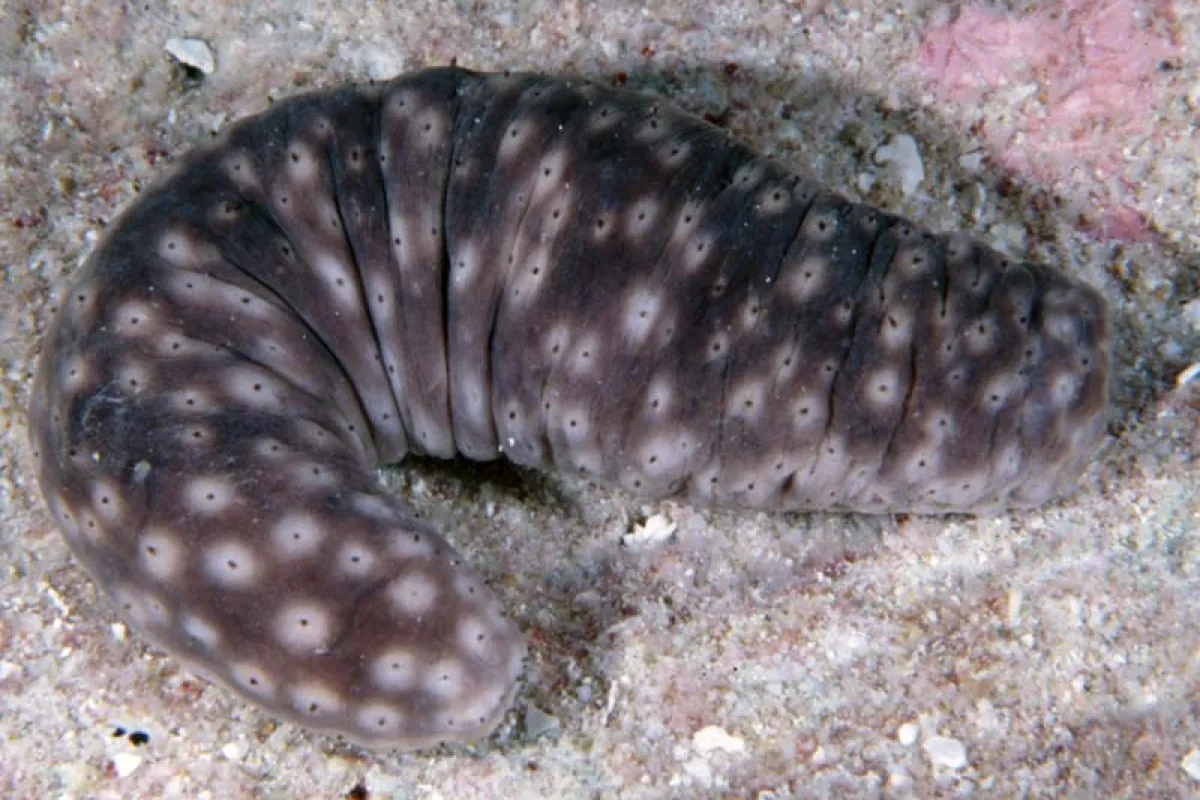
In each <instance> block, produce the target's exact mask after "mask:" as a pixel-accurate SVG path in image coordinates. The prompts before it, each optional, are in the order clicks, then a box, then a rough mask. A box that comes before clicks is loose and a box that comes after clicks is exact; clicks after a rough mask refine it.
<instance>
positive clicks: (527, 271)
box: [508, 245, 552, 304]
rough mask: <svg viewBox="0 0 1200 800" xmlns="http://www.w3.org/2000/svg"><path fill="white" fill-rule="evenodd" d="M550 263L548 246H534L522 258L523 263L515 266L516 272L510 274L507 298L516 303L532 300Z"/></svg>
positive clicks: (548, 270) (544, 278) (543, 279)
mask: <svg viewBox="0 0 1200 800" xmlns="http://www.w3.org/2000/svg"><path fill="white" fill-rule="evenodd" d="M551 263H552V262H551V259H550V249H549V247H548V246H545V245H543V246H540V247H536V248H534V249H533V251H532V252H530V254H529V255H528V256H527V257H526V258H525V259H523V263H521V265H520V266H519V267H518V268H517V271H516V274H514V275H512V276H511V279H510V286H511V288H510V289H509V295H508V296H509V298H510V299H511V300H512V301H513V302H514V303H518V304H524V303H528V302H529V301H531V300H533V299H534V297H536V296H537V293H538V290H539V289H540V288H541V287H542V285H543V284H544V283H545V282H546V278H547V277H548V276H549V274H550V266H551Z"/></svg>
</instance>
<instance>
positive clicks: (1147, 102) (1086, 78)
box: [919, 0, 1179, 241]
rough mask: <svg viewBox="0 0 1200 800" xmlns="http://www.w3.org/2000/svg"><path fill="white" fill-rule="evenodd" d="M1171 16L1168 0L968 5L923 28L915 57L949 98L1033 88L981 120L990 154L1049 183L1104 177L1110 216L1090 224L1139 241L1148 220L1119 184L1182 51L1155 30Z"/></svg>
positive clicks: (1102, 198)
mask: <svg viewBox="0 0 1200 800" xmlns="http://www.w3.org/2000/svg"><path fill="white" fill-rule="evenodd" d="M1173 19H1174V17H1173V13H1172V9H1171V4H1170V3H1169V2H1149V3H1146V2H1142V3H1139V2H1133V0H1057V2H1051V3H1046V4H1045V5H1044V6H1042V7H1041V8H1040V9H1039V10H1037V11H1032V12H1029V13H1026V14H1021V15H1013V14H1010V13H1006V12H1003V11H1001V10H998V9H996V8H993V7H991V6H990V5H987V4H975V5H970V6H967V7H965V8H963V9H962V10H961V11H960V12H959V14H958V16H957V17H956V18H955V19H954V20H953V21H951V22H949V23H947V24H944V25H939V26H937V27H934V28H932V29H930V30H929V31H927V32H926V34H925V37H924V39H923V42H922V47H921V54H920V60H919V63H920V68H921V71H922V73H923V74H924V76H925V77H926V78H927V79H928V80H929V81H930V85H931V87H932V89H933V90H934V91H935V92H936V93H937V94H938V95H939V96H941V97H943V98H945V99H948V100H953V101H956V102H964V101H972V100H978V99H980V98H983V97H985V96H987V95H989V94H991V93H995V92H999V91H1005V90H1014V89H1016V90H1019V89H1021V88H1022V87H1028V90H1027V91H1024V92H1021V91H1017V92H1014V98H1013V99H1012V100H1011V101H1010V102H1012V103H1013V107H1014V114H1013V115H1012V116H1011V117H1010V118H1008V119H1006V120H996V119H987V120H985V121H984V124H983V126H982V130H983V131H984V135H985V137H986V139H987V141H988V144H989V146H990V148H991V151H992V157H993V158H994V159H995V161H996V162H997V163H998V164H1000V165H1001V166H1003V167H1005V168H1007V169H1009V170H1011V171H1013V172H1014V173H1017V174H1020V175H1023V176H1026V177H1029V178H1033V179H1035V180H1038V181H1041V182H1043V183H1046V184H1049V185H1051V186H1053V184H1055V183H1057V182H1062V181H1064V180H1066V179H1068V177H1069V176H1070V174H1071V172H1073V171H1075V170H1083V171H1084V173H1085V174H1087V175H1089V176H1091V177H1094V178H1096V179H1098V180H1099V182H1100V183H1101V184H1102V188H1101V189H1099V190H1097V192H1096V194H1097V195H1098V196H1096V197H1094V199H1095V200H1096V201H1097V202H1098V203H1099V204H1100V206H1101V209H1102V210H1101V211H1100V213H1099V214H1098V215H1097V216H1098V218H1099V219H1101V220H1105V222H1103V223H1102V224H1098V225H1097V226H1093V227H1092V228H1091V229H1092V230H1095V231H1097V232H1098V233H1099V234H1100V235H1101V237H1102V238H1127V239H1128V240H1133V241H1139V240H1141V239H1143V238H1144V237H1145V235H1146V234H1147V232H1148V229H1147V227H1146V225H1145V221H1144V219H1142V218H1141V215H1140V214H1138V213H1137V212H1136V211H1135V210H1133V209H1132V208H1130V207H1129V206H1128V205H1126V204H1125V203H1123V202H1122V200H1121V199H1120V197H1119V191H1120V190H1119V189H1118V188H1116V187H1120V186H1121V185H1122V184H1124V185H1129V184H1136V180H1134V179H1133V178H1132V177H1131V176H1129V175H1127V174H1126V173H1125V157H1124V152H1125V150H1126V148H1127V147H1128V145H1129V144H1130V142H1131V141H1133V140H1136V139H1138V138H1142V137H1147V136H1152V135H1153V123H1154V119H1155V117H1156V114H1157V111H1156V109H1157V107H1158V104H1159V102H1160V99H1161V96H1162V90H1163V83H1164V81H1163V80H1161V66H1162V65H1163V64H1164V63H1171V62H1173V61H1174V60H1176V59H1178V57H1179V48H1178V47H1177V46H1176V45H1175V44H1174V43H1173V42H1172V41H1171V40H1170V38H1169V37H1168V36H1167V34H1166V33H1165V32H1164V31H1163V30H1162V29H1164V28H1166V27H1167V26H1168V25H1169V24H1170V23H1171V22H1172V21H1173ZM1073 182H1075V183H1077V181H1073ZM1135 220H1136V221H1135Z"/></svg>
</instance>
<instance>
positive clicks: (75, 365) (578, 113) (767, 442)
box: [31, 69, 1108, 748]
mask: <svg viewBox="0 0 1200 800" xmlns="http://www.w3.org/2000/svg"><path fill="white" fill-rule="evenodd" d="M1107 374H1108V326H1107V320H1106V311H1105V305H1104V302H1103V300H1102V299H1101V297H1100V296H1099V295H1098V294H1097V293H1096V292H1095V291H1094V290H1092V289H1090V288H1088V287H1086V286H1084V285H1082V284H1079V283H1077V282H1075V281H1072V280H1071V279H1070V278H1068V277H1066V276H1064V275H1063V274H1061V273H1060V272H1058V271H1057V270H1055V269H1052V268H1049V267H1045V266H1040V265H1036V264H1031V263H1025V262H1017V261H1013V260H1009V259H1006V258H1004V257H1003V256H1001V255H1000V254H998V253H996V252H995V251H993V250H991V249H989V248H987V247H985V246H983V245H980V244H977V243H975V242H973V241H971V240H969V239H966V238H963V237H960V236H934V235H931V234H929V233H926V232H924V231H922V230H921V229H920V228H918V227H917V226H916V225H914V224H912V223H910V222H907V221H905V220H903V219H900V218H897V217H895V216H892V215H889V214H885V213H883V212H881V211H878V210H876V209H873V208H870V207H867V206H863V205H857V204H853V203H850V202H847V201H846V200H844V199H842V198H840V197H838V196H836V195H833V194H829V193H825V192H822V191H820V190H819V189H818V188H817V187H815V186H813V185H811V184H809V183H807V182H805V181H803V180H801V179H800V178H798V177H796V176H794V175H790V174H788V173H787V172H786V171H785V170H783V169H782V168H781V167H779V166H778V165H776V164H774V163H771V162H768V161H766V160H765V159H762V158H760V157H758V156H756V155H755V154H753V153H752V152H751V151H749V150H748V149H746V148H745V147H744V146H742V145H740V144H738V143H736V142H734V141H732V140H730V139H729V137H728V136H727V135H726V134H725V133H723V132H722V131H720V130H718V129H716V128H714V127H712V126H709V125H707V124H706V123H704V122H702V121H700V120H697V119H694V118H691V117H688V116H686V115H684V114H683V113H681V112H679V111H678V110H676V109H674V108H672V107H671V106H669V105H668V104H666V103H664V102H662V101H659V100H656V99H653V98H648V97H643V96H640V95H636V94H632V93H627V92H622V91H615V90H612V89H607V88H601V87H598V86H595V85H591V84H587V83H582V82H570V81H563V80H557V79H551V78H543V77H537V76H527V75H512V76H508V75H491V76H488V75H477V74H473V73H470V72H466V71H463V70H458V69H438V70H429V71H426V72H421V73H417V74H414V75H410V76H405V77H401V78H398V79H396V80H395V81H392V82H390V83H387V84H384V85H381V86H375V87H370V88H348V89H338V90H332V91H327V92H322V93H318V94H313V95H308V96H304V97H299V98H296V99H293V100H289V101H285V102H282V103H279V104H277V105H276V106H275V107H273V108H272V109H271V110H270V111H268V112H267V113H265V114H262V115H260V116H258V117H254V118H251V119H248V120H245V121H243V122H242V123H240V124H238V125H236V126H234V127H233V128H232V129H230V130H229V131H228V132H227V134H226V135H225V136H224V137H223V138H222V140H221V141H220V142H218V143H217V144H215V145H214V146H211V147H208V148H204V149H202V150H199V151H197V152H196V153H194V154H192V155H191V156H189V157H188V158H187V159H186V160H185V161H184V162H183V163H182V164H181V165H180V166H179V167H178V169H177V170H176V171H175V172H174V173H173V174H172V175H171V176H169V177H168V178H167V179H166V180H165V181H163V182H162V183H161V184H160V185H159V186H157V187H156V188H154V189H152V190H150V191H148V192H146V193H145V194H144V195H143V196H142V197H141V198H140V199H139V200H138V201H137V202H136V203H135V204H134V205H133V206H132V207H131V208H129V209H128V210H127V211H126V212H125V213H124V215H123V216H122V217H121V219H120V220H119V221H118V222H117V223H116V224H115V225H114V226H113V229H112V231H111V233H110V234H109V236H108V238H107V240H106V242H105V243H104V244H103V245H102V246H101V247H100V249H99V250H98V251H97V252H96V253H95V254H94V255H93V256H92V258H91V260H90V261H89V263H88V265H87V266H86V267H85V269H84V270H83V271H82V273H81V274H80V275H79V276H78V277H77V279H76V280H75V282H74V284H73V285H72V286H71V287H70V289H69V291H68V293H67V294H66V295H65V297H64V301H63V308H62V311H61V313H60V314H59V317H58V319H57V320H56V322H55V324H54V326H53V328H52V329H51V331H50V332H49V334H48V335H47V337H46V340H45V343H44V345H43V359H42V364H41V368H40V370H39V374H38V378H37V387H36V391H35V393H34V401H33V405H32V408H31V430H32V435H33V440H34V445H35V449H36V450H37V451H38V455H39V462H40V480H41V484H42V488H43V491H44V493H45V495H46V498H47V501H48V502H49V505H50V507H51V509H52V511H53V512H54V515H55V517H56V519H57V520H58V522H59V524H60V525H61V527H62V529H63V531H64V532H65V534H66V536H67V539H68V541H69V542H70V544H71V546H72V548H73V549H74V550H75V552H76V553H77V554H78V556H79V557H80V559H81V560H82V561H83V563H84V564H85V565H86V566H87V567H88V569H89V570H90V571H91V573H92V574H93V575H94V576H95V578H96V580H97V581H98V583H99V584H100V586H101V587H103V589H104V590H105V591H106V592H107V593H109V594H110V595H111V596H112V597H113V599H114V602H116V603H117V605H118V606H119V607H120V608H121V610H122V612H123V613H124V614H125V615H126V616H127V617H128V618H129V619H130V620H131V622H132V623H133V624H134V625H135V626H136V627H137V628H138V629H139V630H141V631H143V632H144V633H146V634H147V635H148V636H149V637H150V638H152V639H153V640H154V641H156V642H157V643H159V644H160V645H162V646H163V647H165V648H166V649H167V650H169V651H170V652H172V653H174V654H177V655H178V656H180V657H182V658H184V659H186V660H187V661H189V662H190V663H192V664H193V665H194V666H196V667H197V668H198V669H200V670H202V671H203V672H204V673H205V674H207V675H209V676H211V677H213V678H214V679H216V680H218V681H220V682H222V683H224V684H226V685H228V686H231V687H233V688H234V689H235V690H237V691H238V692H240V693H241V694H243V695H244V696H246V697H248V698H249V699H251V700H253V701H254V702H257V703H260V704H261V705H263V706H264V707H266V708H268V709H270V710H271V711H272V712H274V713H277V714H279V715H280V716H284V717H287V718H289V719H293V720H297V721H299V722H301V723H303V724H306V725H309V726H312V727H316V728H322V729H328V730H334V731H338V732H341V733H344V734H345V735H347V736H349V737H350V738H353V739H355V740H357V741H362V742H364V743H367V744H371V745H377V746H385V747H392V746H395V747H402V748H413V747H421V746H425V745H429V744H432V743H436V742H438V741H443V740H472V739H475V738H478V737H479V736H482V735H485V734H486V733H487V732H488V731H490V730H491V729H492V728H493V727H494V726H495V724H496V722H497V721H498V719H499V718H500V717H501V716H502V715H503V713H504V712H505V710H506V709H507V707H508V704H509V702H510V700H511V695H512V692H513V689H514V685H515V681H516V678H517V676H518V674H519V672H520V668H521V660H522V655H523V652H524V649H523V644H522V641H521V637H520V635H519V633H518V632H517V630H516V629H515V628H514V626H513V625H512V624H511V623H510V622H509V621H508V620H506V619H505V618H504V616H503V612H502V610H501V609H500V608H499V605H498V602H497V601H496V600H495V598H494V597H493V596H492V594H491V592H490V591H489V590H488V589H487V588H486V587H485V586H484V584H483V581H482V580H481V579H480V578H479V576H478V575H477V574H476V573H475V572H474V571H473V570H471V569H470V568H469V567H467V566H465V565H463V564H462V562H461V561H460V560H459V558H458V557H457V556H456V555H455V553H454V552H453V551H452V550H451V549H450V547H449V546H448V545H447V544H446V543H445V542H444V541H443V540H442V539H441V538H440V537H439V536H438V535H437V534H436V533H435V532H433V531H431V530H429V529H428V528H427V527H426V526H424V525H423V524H421V523H419V522H417V521H415V520H414V519H413V518H412V516H411V515H410V514H409V513H408V512H407V511H406V509H405V508H404V506H403V504H402V503H400V502H399V501H398V500H396V499H395V498H393V497H391V496H389V495H388V494H387V492H386V491H385V490H384V489H383V487H382V486H381V485H380V484H379V483H378V481H377V480H376V478H375V477H374V470H375V469H376V467H377V465H379V464H380V463H385V462H391V461H395V460H397V459H399V458H401V457H402V456H404V455H405V454H406V453H409V452H416V453H428V454H434V455H438V456H443V457H452V456H454V455H456V454H463V455H466V456H468V457H470V458H475V459H490V458H495V457H497V456H498V455H500V454H504V455H506V456H508V457H509V458H510V459H512V460H513V461H515V462H517V463H520V464H526V465H533V466H539V467H545V468H555V469H560V470H564V471H568V472H572V473H577V474H584V475H588V476H591V477H594V478H597V479H601V480H604V481H608V482H611V483H614V484H619V485H621V486H623V487H626V488H627V489H629V490H631V491H633V492H636V493H638V494H641V495H644V496H647V497H655V498H662V497H682V498H686V499H689V500H691V501H693V502H696V503H704V504H712V505H727V506H728V505H732V506H744V507H750V508H762V509H847V510H858V511H918V512H944V511H978V510H983V509H996V508H1003V507H1007V506H1031V505H1036V504H1039V503H1042V502H1044V501H1046V500H1048V499H1050V498H1051V497H1054V496H1056V495H1058V494H1060V493H1062V492H1063V491H1065V490H1066V489H1068V488H1069V487H1070V486H1071V484H1072V483H1073V481H1074V480H1075V479H1076V477H1077V476H1078V474H1079V473H1080V471H1081V470H1082V469H1083V467H1084V466H1085V464H1086V462H1087V459H1088V457H1089V456H1090V454H1091V453H1092V452H1093V451H1094V449H1095V447H1096V445H1097V443H1098V442H1099V440H1100V438H1101V436H1102V432H1103V422H1104V413H1105V405H1106V395H1107Z"/></svg>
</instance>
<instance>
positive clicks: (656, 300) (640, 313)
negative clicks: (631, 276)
mask: <svg viewBox="0 0 1200 800" xmlns="http://www.w3.org/2000/svg"><path fill="white" fill-rule="evenodd" d="M661 309H662V295H661V294H659V293H658V292H656V291H653V290H651V289H648V288H646V287H638V288H636V289H634V290H633V291H632V292H631V293H630V294H629V297H628V298H627V299H626V301H625V310H624V313H623V314H622V315H621V320H622V330H623V331H624V333H625V338H626V339H627V340H628V342H629V344H630V345H632V346H634V347H640V346H641V345H643V344H644V343H645V342H646V338H647V337H648V336H649V335H650V331H651V330H653V328H654V324H655V322H656V321H657V320H658V315H659V312H660V310H661Z"/></svg>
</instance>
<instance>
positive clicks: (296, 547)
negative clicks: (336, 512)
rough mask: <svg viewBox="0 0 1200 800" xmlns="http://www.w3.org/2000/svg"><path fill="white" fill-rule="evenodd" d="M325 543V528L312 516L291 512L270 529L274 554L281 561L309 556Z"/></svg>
mask: <svg viewBox="0 0 1200 800" xmlns="http://www.w3.org/2000/svg"><path fill="white" fill-rule="evenodd" d="M324 541H325V528H324V526H323V525H321V523H319V522H318V521H317V519H316V518H315V517H314V516H313V515H312V514H307V513H303V512H297V511H293V512H291V513H289V514H287V515H286V516H285V517H284V518H283V519H281V520H279V522H277V523H276V524H275V526H274V527H273V528H272V529H271V542H272V544H273V545H274V548H275V553H276V555H277V556H279V557H280V558H283V559H293V558H304V557H305V556H311V555H312V554H313V553H315V552H317V550H318V549H319V548H320V547H321V543H322V542H324Z"/></svg>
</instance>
